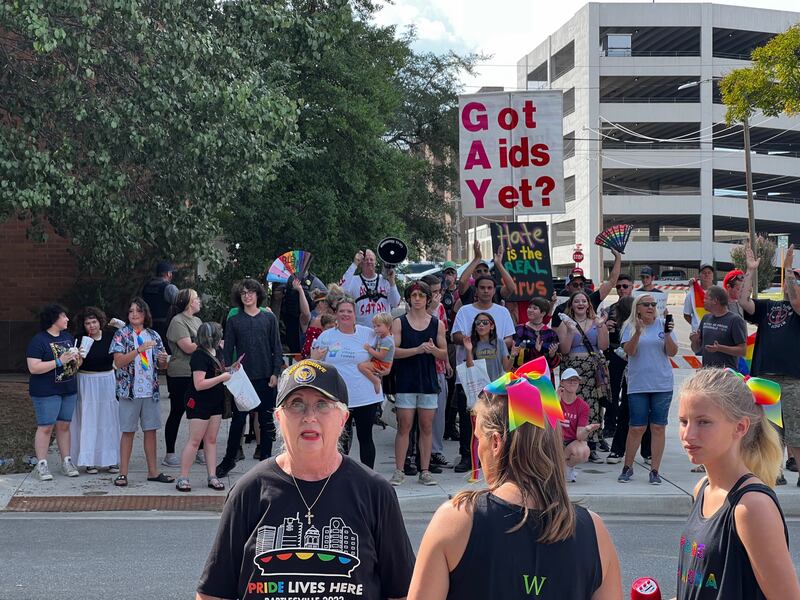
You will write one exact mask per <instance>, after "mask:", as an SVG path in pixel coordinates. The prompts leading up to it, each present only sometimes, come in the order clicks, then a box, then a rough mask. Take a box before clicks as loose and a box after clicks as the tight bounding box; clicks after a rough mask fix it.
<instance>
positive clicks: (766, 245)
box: [731, 236, 776, 292]
mask: <svg viewBox="0 0 800 600" xmlns="http://www.w3.org/2000/svg"><path fill="white" fill-rule="evenodd" d="M775 248H776V247H775V242H773V241H772V240H771V239H769V238H765V237H762V236H758V237H757V238H756V250H755V252H756V258H759V259H761V264H760V265H759V267H758V291H759V292H760V291H762V290H765V289H767V288H768V287H770V286H771V285H772V278H773V277H774V276H775V268H774V267H773V266H772V261H773V260H775ZM731 260H732V261H733V266H734V267H735V268H737V269H741V270H742V271H744V272H745V273H746V272H747V260H746V259H745V256H744V246H736V247H734V248H733V250H731Z"/></svg>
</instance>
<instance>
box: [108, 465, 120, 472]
mask: <svg viewBox="0 0 800 600" xmlns="http://www.w3.org/2000/svg"><path fill="white" fill-rule="evenodd" d="M106 471H107V472H108V473H119V466H117V465H111V466H110V467H108V468H106Z"/></svg>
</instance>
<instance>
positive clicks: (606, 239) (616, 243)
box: [594, 225, 633, 254]
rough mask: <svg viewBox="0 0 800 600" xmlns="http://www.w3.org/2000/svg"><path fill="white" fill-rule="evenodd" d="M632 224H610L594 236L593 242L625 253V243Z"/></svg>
mask: <svg viewBox="0 0 800 600" xmlns="http://www.w3.org/2000/svg"><path fill="white" fill-rule="evenodd" d="M632 231H633V225H612V226H611V227H609V228H608V229H606V230H605V231H603V232H601V233H599V234H598V235H597V237H596V238H594V243H595V244H597V245H598V246H602V247H603V248H608V249H609V250H616V251H617V252H619V253H620V254H625V245H626V244H627V243H628V238H630V237H631V232H632Z"/></svg>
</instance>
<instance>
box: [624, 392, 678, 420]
mask: <svg viewBox="0 0 800 600" xmlns="http://www.w3.org/2000/svg"><path fill="white" fill-rule="evenodd" d="M671 402H672V392H637V393H634V394H631V393H629V394H628V407H629V408H630V414H631V418H630V426H631V427H646V426H647V424H648V423H649V424H651V425H666V424H667V419H668V417H669V405H670V403H671Z"/></svg>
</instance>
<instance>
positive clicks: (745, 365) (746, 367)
mask: <svg viewBox="0 0 800 600" xmlns="http://www.w3.org/2000/svg"><path fill="white" fill-rule="evenodd" d="M756 333H758V332H754V333H751V334H750V335H748V336H747V352H746V353H745V355H744V356H740V357H739V364H738V370H739V373H741V374H742V375H750V366H751V365H752V363H753V350H754V349H755V347H756Z"/></svg>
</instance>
